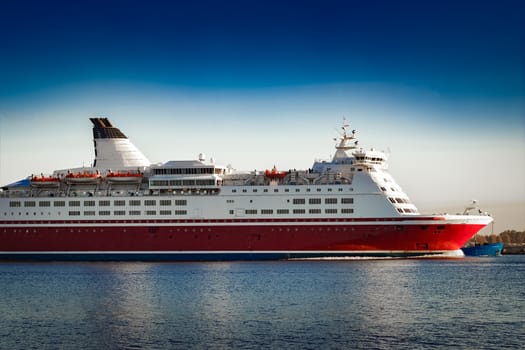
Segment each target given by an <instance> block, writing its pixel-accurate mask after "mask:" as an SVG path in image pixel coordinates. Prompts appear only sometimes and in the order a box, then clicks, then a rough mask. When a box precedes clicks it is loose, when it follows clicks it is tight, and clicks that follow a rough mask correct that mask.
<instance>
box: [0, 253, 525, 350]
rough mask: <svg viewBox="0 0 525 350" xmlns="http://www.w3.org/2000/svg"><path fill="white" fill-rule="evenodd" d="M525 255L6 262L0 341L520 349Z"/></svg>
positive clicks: (0, 278) (1, 273) (0, 266)
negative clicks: (455, 257)
mask: <svg viewBox="0 0 525 350" xmlns="http://www.w3.org/2000/svg"><path fill="white" fill-rule="evenodd" d="M524 278H525V256H503V257H498V258H465V259H457V260H396V259H391V260H388V259H387V260H357V261H356V260H354V261H292V262H234V263H223V262H221V263H0V292H1V293H0V348H2V349H187V348H197V349H210V348H211V349H221V348H228V349H229V348H240V349H261V348H262V349H270V348H272V349H273V348H287V349H290V348H291V349H318V348H330V349H333V348H336V349H349V348H355V349H404V348H406V349H416V348H417V349H443V348H453V349H461V348H463V349H502V348H503V349H504V348H507V349H515V348H522V347H523V344H525V282H524V281H525V280H524Z"/></svg>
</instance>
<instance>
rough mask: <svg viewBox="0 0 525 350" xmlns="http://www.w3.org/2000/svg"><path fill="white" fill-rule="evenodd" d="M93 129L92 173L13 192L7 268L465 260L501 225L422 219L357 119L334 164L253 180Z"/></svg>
mask: <svg viewBox="0 0 525 350" xmlns="http://www.w3.org/2000/svg"><path fill="white" fill-rule="evenodd" d="M90 120H91V122H92V124H93V138H94V146H95V159H94V162H93V165H92V166H90V167H82V168H69V169H61V170H55V171H54V172H53V173H52V174H38V175H35V174H33V175H31V176H29V177H27V178H25V179H23V180H20V181H18V182H15V183H12V184H9V185H5V186H3V187H2V189H1V191H0V260H47V261H50V260H51V261H53V260H57V261H64V260H81V261H120V260H137V261H179V260H185V261H192V260H210V261H213V260H272V259H275V260H277V259H325V258H326V259H334V258H337V259H345V258H355V257H436V256H438V257H460V256H463V253H462V251H461V247H462V246H463V245H464V244H465V242H467V241H468V240H469V238H471V237H472V236H473V235H474V234H476V233H477V232H478V231H479V230H481V229H482V228H483V227H485V226H486V225H487V224H489V223H490V222H491V221H492V218H491V217H490V216H489V215H486V214H481V211H479V213H478V212H476V213H472V214H471V213H469V212H466V213H463V214H461V215H449V214H439V215H436V214H432V215H425V214H421V213H419V211H418V209H417V208H416V206H415V205H414V204H413V203H412V202H411V201H410V199H409V197H408V196H407V195H406V194H405V192H404V191H403V190H402V188H401V187H400V186H399V185H398V184H397V183H396V181H395V180H394V178H393V177H392V175H390V173H389V172H388V171H387V157H386V155H385V153H384V152H380V151H378V150H375V149H370V150H365V149H363V148H361V147H360V146H359V144H358V141H357V136H356V132H355V130H352V131H350V130H349V125H348V124H347V122H346V121H344V122H343V125H342V127H341V128H342V129H341V132H340V135H339V137H338V138H336V139H335V141H336V143H335V148H336V151H335V154H334V156H333V159H331V160H326V161H315V162H314V163H313V165H312V166H311V167H310V168H308V169H305V170H296V169H286V170H283V169H276V168H275V167H274V168H273V169H267V170H263V171H249V172H241V171H237V170H234V169H233V168H231V167H230V166H221V165H217V164H215V162H214V160H213V159H206V157H205V155H203V154H199V155H198V157H197V159H194V160H170V161H167V162H165V163H156V164H153V163H151V162H150V161H149V160H148V159H147V158H146V157H145V156H144V154H143V153H142V152H141V151H140V150H139V149H138V148H137V147H135V146H134V144H133V143H132V142H131V141H130V139H129V138H128V137H127V136H126V135H125V134H124V133H123V132H121V131H120V129H119V128H117V127H115V126H113V125H112V123H111V122H110V120H109V119H108V118H103V117H96V118H90ZM41 157H45V155H41Z"/></svg>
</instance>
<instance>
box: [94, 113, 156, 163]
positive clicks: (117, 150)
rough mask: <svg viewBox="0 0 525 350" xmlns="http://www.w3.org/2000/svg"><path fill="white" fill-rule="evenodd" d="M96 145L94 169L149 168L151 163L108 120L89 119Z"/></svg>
mask: <svg viewBox="0 0 525 350" xmlns="http://www.w3.org/2000/svg"><path fill="white" fill-rule="evenodd" d="M89 119H90V120H91V122H92V123H93V141H94V143H95V162H94V164H93V167H94V168H99V169H125V168H129V167H134V168H137V167H139V168H140V167H147V166H149V165H150V164H151V163H150V161H149V160H148V158H146V157H145V156H144V154H142V152H141V151H140V150H139V149H138V148H137V147H135V145H134V144H133V143H131V141H130V140H129V139H128V138H127V136H126V135H124V133H123V132H121V131H120V130H119V129H118V128H115V127H114V126H113V125H112V124H111V122H110V121H109V119H108V118H89Z"/></svg>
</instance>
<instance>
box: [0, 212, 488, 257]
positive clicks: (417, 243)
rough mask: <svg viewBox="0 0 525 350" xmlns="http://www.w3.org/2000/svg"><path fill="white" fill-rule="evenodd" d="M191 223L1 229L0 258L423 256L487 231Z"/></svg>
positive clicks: (437, 225)
mask: <svg viewBox="0 0 525 350" xmlns="http://www.w3.org/2000/svg"><path fill="white" fill-rule="evenodd" d="M387 220H388V219H387ZM187 221H188V222H187V223H180V222H179V223H177V224H173V223H165V222H164V223H163V222H162V221H160V223H159V222H155V223H153V222H152V223H144V222H143V223H139V222H136V223H132V222H130V221H127V222H126V223H120V224H119V223H118V222H116V221H113V222H110V223H107V222H106V223H101V222H98V223H95V222H93V223H89V224H88V225H86V224H84V223H82V222H78V221H77V222H60V223H58V222H57V223H55V224H53V223H48V224H45V225H43V222H39V223H35V224H37V225H32V224H29V223H28V222H26V224H21V223H17V225H16V226H14V225H13V226H4V225H2V226H3V227H2V228H1V231H0V252H100V253H102V252H166V251H170V252H196V251H198V252H210V253H213V252H220V251H230V252H258V251H266V252H268V251H278V252H286V251H294V252H297V251H308V252H325V253H326V252H334V253H337V252H367V251H369V252H378V251H381V252H407V253H410V252H423V253H424V252H434V251H454V250H458V249H460V248H461V247H462V246H463V244H464V243H465V242H466V241H467V240H468V239H469V238H470V237H471V236H473V235H474V234H475V233H476V232H477V231H479V230H480V229H482V228H483V227H484V225H475V224H443V223H439V221H436V223H435V224H430V225H428V224H426V223H421V224H419V223H416V222H413V223H410V224H407V223H406V222H404V223H401V222H399V223H396V222H393V223H387V222H384V223H375V222H322V223H319V222H318V223H309V222H303V223H300V222H299V223H298V222H287V223H286V224H284V223H275V222H266V223H264V224H263V223H258V222H252V223H247V222H240V223H223V224H222V225H224V226H221V225H217V224H213V223H206V222H204V221H191V220H187ZM374 221H375V220H374ZM427 222H428V221H427ZM2 224H8V222H3V223H2ZM11 224H12V222H11ZM134 225H136V226H134ZM328 255H329V254H328Z"/></svg>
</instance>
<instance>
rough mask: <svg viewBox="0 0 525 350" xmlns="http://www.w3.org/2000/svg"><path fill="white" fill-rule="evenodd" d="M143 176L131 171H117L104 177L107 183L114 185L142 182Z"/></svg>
mask: <svg viewBox="0 0 525 350" xmlns="http://www.w3.org/2000/svg"><path fill="white" fill-rule="evenodd" d="M143 176H144V175H143V174H142V173H140V172H136V173H134V172H131V171H127V172H120V171H117V172H116V173H114V172H112V171H110V172H109V173H107V175H106V180H108V181H109V182H114V183H138V182H141V181H142V178H143Z"/></svg>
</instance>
